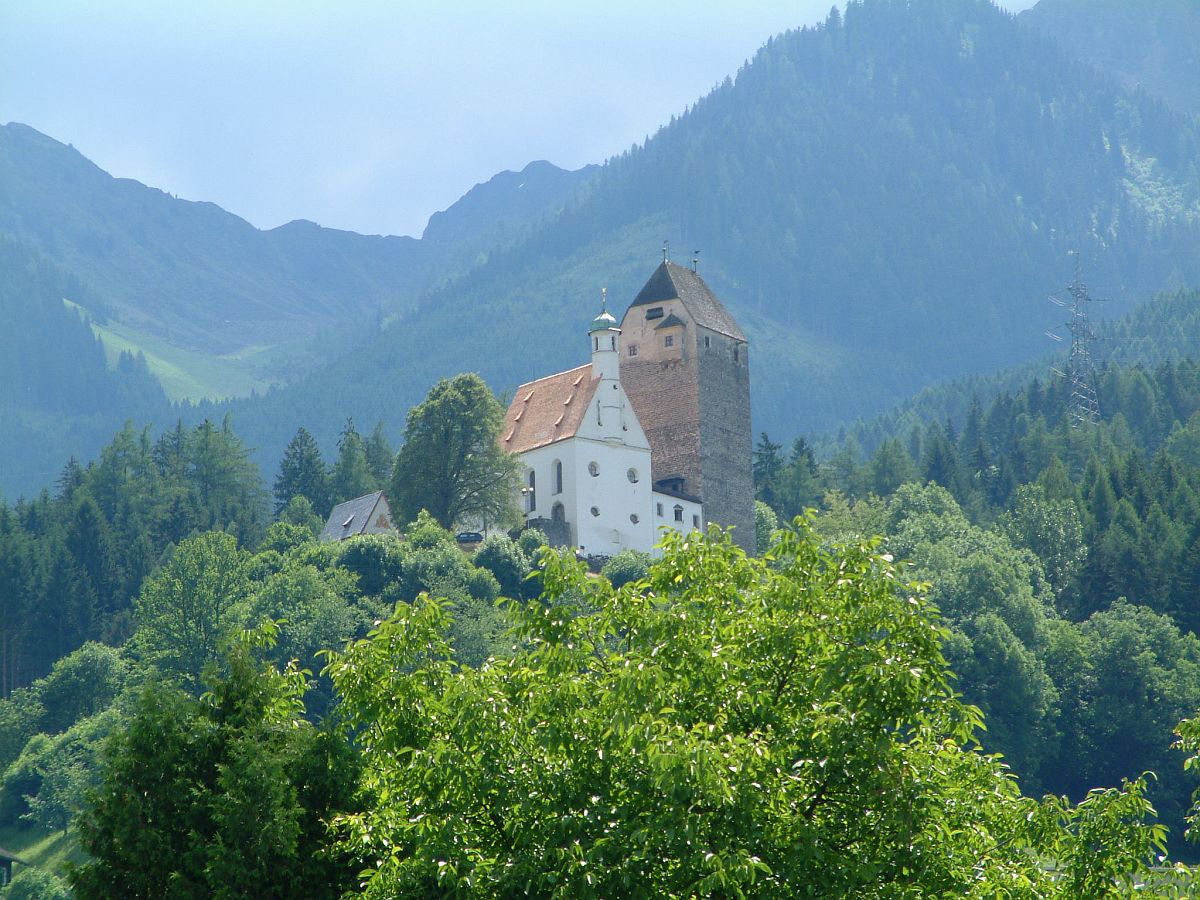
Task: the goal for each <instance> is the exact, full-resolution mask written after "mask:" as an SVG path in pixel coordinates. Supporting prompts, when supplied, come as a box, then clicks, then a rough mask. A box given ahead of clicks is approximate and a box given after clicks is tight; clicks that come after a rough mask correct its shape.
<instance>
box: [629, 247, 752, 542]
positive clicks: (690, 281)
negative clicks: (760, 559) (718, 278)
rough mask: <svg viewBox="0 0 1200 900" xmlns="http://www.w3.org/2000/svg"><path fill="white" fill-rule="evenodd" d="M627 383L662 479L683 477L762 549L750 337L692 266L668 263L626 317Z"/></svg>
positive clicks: (707, 513)
mask: <svg viewBox="0 0 1200 900" xmlns="http://www.w3.org/2000/svg"><path fill="white" fill-rule="evenodd" d="M621 332H622V334H621V346H622V352H621V363H620V366H621V381H622V383H623V385H624V387H625V390H626V393H627V394H628V395H629V399H630V402H631V403H632V404H633V407H634V411H635V412H636V413H637V416H638V419H639V420H640V421H641V423H642V427H643V428H644V429H645V431H646V437H647V438H648V439H649V442H650V447H651V449H652V451H653V471H654V476H653V477H654V480H655V481H659V480H661V479H663V478H668V477H671V476H683V478H684V479H685V490H686V491H687V492H689V493H691V494H695V495H698V496H699V497H700V499H701V501H702V502H703V504H704V518H705V520H706V522H715V523H717V524H719V525H722V526H724V527H731V526H732V527H733V528H734V529H735V530H734V532H733V535H734V540H735V541H736V542H737V543H738V544H739V545H740V546H741V547H742V548H743V549H745V550H746V551H747V552H749V553H753V552H754V550H755V529H754V476H753V463H752V459H753V456H752V454H753V447H752V444H753V437H752V432H751V423H750V359H749V346H748V344H747V342H746V340H745V335H744V334H743V333H742V330H741V329H740V328H739V327H738V325H737V323H736V322H735V321H734V320H733V317H732V316H730V315H729V312H728V311H727V310H726V309H725V308H724V306H723V305H722V304H721V302H720V301H719V300H718V299H717V298H716V297H715V296H714V295H713V294H712V292H711V291H710V290H709V288H708V286H707V285H706V284H704V282H703V280H702V279H701V278H700V277H699V276H698V275H697V274H696V273H695V272H693V271H689V270H686V269H683V268H681V267H679V266H675V265H673V264H671V263H668V262H664V263H663V264H662V266H660V267H659V269H658V270H657V271H656V272H655V273H654V274H653V275H652V276H651V278H650V280H649V281H648V282H647V283H646V286H645V287H644V288H642V290H641V292H640V293H639V294H638V296H637V298H636V299H635V300H634V302H633V303H632V304H631V305H630V307H629V309H628V310H627V311H626V313H625V317H624V319H623V321H622V322H621Z"/></svg>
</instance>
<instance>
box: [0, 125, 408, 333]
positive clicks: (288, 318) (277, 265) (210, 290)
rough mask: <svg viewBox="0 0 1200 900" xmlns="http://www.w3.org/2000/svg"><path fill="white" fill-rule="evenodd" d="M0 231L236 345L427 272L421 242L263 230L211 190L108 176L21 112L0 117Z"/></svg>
mask: <svg viewBox="0 0 1200 900" xmlns="http://www.w3.org/2000/svg"><path fill="white" fill-rule="evenodd" d="M0 186H2V187H0V232H6V233H9V234H11V235H13V236H15V237H17V238H18V239H20V240H21V241H23V242H24V243H27V244H29V245H30V246H32V247H34V248H35V249H37V250H39V251H41V252H43V253H44V254H45V255H47V256H48V257H50V258H51V259H52V260H54V261H55V262H57V263H58V264H59V265H60V266H61V267H63V268H64V269H66V270H67V271H68V272H71V273H73V274H75V275H76V276H77V277H78V278H80V279H81V280H84V281H85V282H86V283H87V284H88V286H89V287H90V288H91V290H92V292H93V294H94V296H95V300H96V302H97V304H98V308H96V309H93V310H91V312H92V314H93V315H96V316H98V317H100V316H109V317H112V318H114V319H116V320H118V321H120V322H122V323H124V324H127V325H130V326H132V327H135V328H137V329H139V330H141V331H144V332H148V333H150V334H153V335H156V336H159V337H162V338H166V339H168V340H170V341H171V342H173V343H176V344H178V345H181V346H184V347H187V348H189V349H198V350H203V351H206V352H213V353H216V352H229V351H232V350H236V349H239V348H243V347H246V346H248V345H251V344H256V343H279V342H280V341H282V340H286V339H289V338H291V339H294V338H299V337H307V336H311V335H312V334H313V333H314V332H315V330H316V329H317V328H319V327H320V326H322V325H328V324H330V323H332V322H336V321H338V320H340V319H342V318H344V317H363V316H372V315H374V314H375V312H376V311H377V309H378V308H380V307H382V308H384V309H385V310H390V309H392V308H393V307H394V306H396V305H397V303H398V302H399V300H400V299H401V298H403V297H404V296H405V290H406V289H407V288H410V287H412V286H413V285H414V284H415V283H416V282H417V280H418V279H419V278H420V276H421V275H422V273H423V257H422V256H421V253H420V250H419V245H418V242H417V241H415V240H413V239H411V238H394V237H367V236H363V235H357V234H352V233H349V232H339V231H334V230H331V229H324V228H319V227H318V226H316V225H314V224H312V223H311V222H299V221H298V222H292V223H289V224H288V225H284V226H282V227H280V228H275V229H272V230H270V231H259V230H258V229H256V228H254V227H253V226H252V225H250V224H249V223H248V222H246V221H244V220H243V219H240V218H238V217H237V216H234V215H232V214H231V213H227V212H225V211H224V210H222V209H220V208H219V207H217V206H215V205H214V204H211V203H193V202H190V201H185V200H180V199H178V198H175V197H172V196H171V195H169V194H166V193H163V192H162V191H159V190H155V189H153V188H148V187H146V186H145V185H143V184H140V183H139V182H136V181H131V180H129V179H123V178H113V177H111V176H110V175H108V174H107V173H106V172H104V171H102V170H101V169H99V168H98V167H97V166H95V165H93V164H92V163H90V162H89V161H88V160H86V159H85V158H84V157H83V156H82V155H81V154H80V153H78V152H77V151H76V150H74V149H73V148H71V147H67V146H64V145H63V144H60V143H58V142H57V141H55V140H53V139H51V138H49V137H46V136H45V135H42V134H40V133H38V132H37V131H34V130H33V129H32V128H28V127H27V126H24V125H19V124H16V123H12V124H9V125H6V126H4V127H3V128H0Z"/></svg>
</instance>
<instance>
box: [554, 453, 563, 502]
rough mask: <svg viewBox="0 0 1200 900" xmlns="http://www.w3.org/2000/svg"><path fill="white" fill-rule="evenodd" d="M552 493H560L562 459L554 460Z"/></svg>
mask: <svg viewBox="0 0 1200 900" xmlns="http://www.w3.org/2000/svg"><path fill="white" fill-rule="evenodd" d="M554 493H556V494H561V493H562V460H558V459H556V460H555V461H554Z"/></svg>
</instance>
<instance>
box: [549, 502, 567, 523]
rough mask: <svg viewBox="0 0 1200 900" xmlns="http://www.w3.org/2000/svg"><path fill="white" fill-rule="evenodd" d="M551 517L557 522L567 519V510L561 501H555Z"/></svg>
mask: <svg viewBox="0 0 1200 900" xmlns="http://www.w3.org/2000/svg"><path fill="white" fill-rule="evenodd" d="M550 518H551V520H553V521H555V522H565V521H567V510H566V509H565V508H564V507H563V505H562V504H561V503H555V504H554V507H553V508H552V509H551V510H550Z"/></svg>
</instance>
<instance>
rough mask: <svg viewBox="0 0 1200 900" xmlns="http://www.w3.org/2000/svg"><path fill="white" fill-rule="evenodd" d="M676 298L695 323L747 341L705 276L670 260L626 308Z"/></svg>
mask: <svg viewBox="0 0 1200 900" xmlns="http://www.w3.org/2000/svg"><path fill="white" fill-rule="evenodd" d="M676 298H678V299H679V300H682V301H683V306H684V309H686V310H687V311H688V314H689V315H690V316H691V317H692V320H693V321H694V322H695V323H696V324H697V325H699V326H701V327H702V328H707V329H709V330H710V331H716V332H718V333H719V334H726V335H729V337H731V338H736V339H737V340H739V341H744V340H746V335H745V334H744V333H743V332H742V329H741V328H739V327H738V323H737V322H735V321H734V318H733V316H731V315H730V314H729V311H728V310H727V309H725V307H724V306H723V305H722V304H721V301H720V300H718V299H717V297H716V295H715V294H714V293H713V292H712V291H711V290H710V289H709V287H708V285H707V284H705V283H704V279H703V278H701V277H700V276H699V275H697V274H696V273H695V272H693V271H692V270H691V269H688V268H684V267H683V266H677V265H676V264H675V263H673V262H664V263H662V265H660V266H659V267H658V268H657V269H655V270H654V274H653V275H651V276H650V280H649V281H647V282H646V286H645V287H643V288H642V289H641V290H640V291H639V292H638V295H637V297H635V298H634V300H633V302H632V303H631V304H629V308H630V309H632V308H633V307H635V306H648V305H650V304H653V303H665V302H666V301H667V300H675V299H676Z"/></svg>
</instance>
